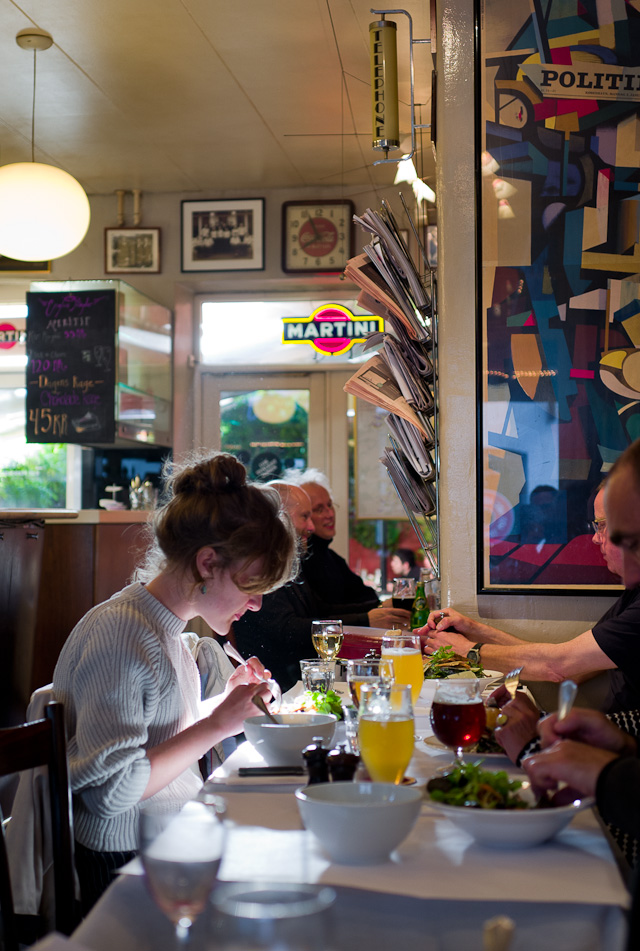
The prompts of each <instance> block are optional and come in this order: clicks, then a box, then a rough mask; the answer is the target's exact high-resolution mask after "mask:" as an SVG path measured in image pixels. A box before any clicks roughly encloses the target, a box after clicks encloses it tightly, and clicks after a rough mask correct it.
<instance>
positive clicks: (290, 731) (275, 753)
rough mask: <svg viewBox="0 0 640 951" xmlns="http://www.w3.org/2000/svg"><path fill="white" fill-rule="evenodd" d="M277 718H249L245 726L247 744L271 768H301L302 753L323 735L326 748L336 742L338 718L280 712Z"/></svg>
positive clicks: (327, 714) (324, 714)
mask: <svg viewBox="0 0 640 951" xmlns="http://www.w3.org/2000/svg"><path fill="white" fill-rule="evenodd" d="M276 719H277V720H278V722H277V723H272V722H271V721H270V720H269V719H268V717H266V716H256V717H248V718H247V719H246V720H245V721H244V724H243V729H244V735H245V736H246V738H247V741H248V742H249V743H250V744H251V745H252V746H253V747H254V749H255V750H256V751H257V752H258V753H259V754H260V755H261V756H262V758H263V759H264V761H265V763H267V765H268V766H300V765H301V764H302V762H303V760H302V750H303V749H304V748H305V746H308V745H309V744H310V743H311V741H312V740H313V738H314V736H321V737H322V739H323V741H324V744H325V745H326V746H328V745H329V744H331V743H332V742H333V736H334V733H335V730H336V717H335V716H334V715H333V714H331V713H279V714H278V715H277V717H276Z"/></svg>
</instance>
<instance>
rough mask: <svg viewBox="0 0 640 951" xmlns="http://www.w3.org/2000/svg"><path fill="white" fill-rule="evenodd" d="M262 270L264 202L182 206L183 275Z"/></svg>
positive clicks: (243, 200) (230, 201) (248, 200)
mask: <svg viewBox="0 0 640 951" xmlns="http://www.w3.org/2000/svg"><path fill="white" fill-rule="evenodd" d="M263 269H264V199H263V198H236V199H233V198H232V199H228V200H224V201H183V202H182V270H183V271H262V270H263Z"/></svg>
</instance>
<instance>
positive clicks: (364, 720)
mask: <svg viewBox="0 0 640 951" xmlns="http://www.w3.org/2000/svg"><path fill="white" fill-rule="evenodd" d="M360 695H361V698H362V699H361V700H360V718H359V720H358V743H359V746H360V755H361V756H362V759H363V761H364V765H365V766H366V768H367V772H368V773H369V776H370V777H371V779H372V780H373V781H374V782H377V783H395V784H396V785H398V783H401V782H402V780H403V778H404V774H405V770H406V768H407V766H408V765H409V761H410V759H411V757H412V755H413V745H414V739H413V731H414V725H413V707H412V704H411V689H410V688H409V686H407V685H406V684H398V683H394V684H382V683H378V684H363V685H362V687H361V688H360Z"/></svg>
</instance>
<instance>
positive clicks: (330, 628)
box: [311, 621, 344, 660]
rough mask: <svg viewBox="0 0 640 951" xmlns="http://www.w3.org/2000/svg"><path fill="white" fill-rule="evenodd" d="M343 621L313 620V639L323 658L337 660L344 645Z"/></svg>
mask: <svg viewBox="0 0 640 951" xmlns="http://www.w3.org/2000/svg"><path fill="white" fill-rule="evenodd" d="M343 636H344V635H343V633H342V621H312V622H311V640H312V641H313V646H314V647H315V649H316V651H317V653H318V656H319V657H321V658H322V660H335V659H336V657H337V655H338V651H339V650H340V648H341V646H342V638H343Z"/></svg>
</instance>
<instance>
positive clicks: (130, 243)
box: [104, 228, 160, 274]
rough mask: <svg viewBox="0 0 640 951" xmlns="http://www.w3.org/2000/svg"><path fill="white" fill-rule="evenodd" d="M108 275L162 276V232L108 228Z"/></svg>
mask: <svg viewBox="0 0 640 951" xmlns="http://www.w3.org/2000/svg"><path fill="white" fill-rule="evenodd" d="M104 269H105V272H106V273H107V274H159V273H160V228H105V229H104Z"/></svg>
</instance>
